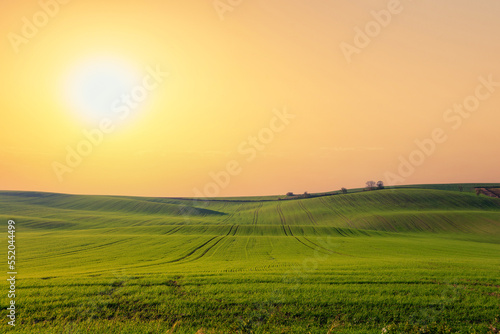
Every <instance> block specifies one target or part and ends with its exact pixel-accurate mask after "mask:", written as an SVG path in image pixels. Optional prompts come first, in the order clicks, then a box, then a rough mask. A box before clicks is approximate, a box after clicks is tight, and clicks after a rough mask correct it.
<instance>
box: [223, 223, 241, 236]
mask: <svg viewBox="0 0 500 334" xmlns="http://www.w3.org/2000/svg"><path fill="white" fill-rule="evenodd" d="M232 228H233V227H232V226H231V229H232ZM239 228H240V225H236V228H235V229H234V232H233V237H234V236H235V235H236V232H238V229H239ZM229 233H231V230H229ZM229 233H228V234H227V235H226V237H227V236H228V235H229Z"/></svg>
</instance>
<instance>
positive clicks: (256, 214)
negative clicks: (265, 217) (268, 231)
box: [252, 203, 264, 225]
mask: <svg viewBox="0 0 500 334" xmlns="http://www.w3.org/2000/svg"><path fill="white" fill-rule="evenodd" d="M263 205H264V203H260V204H259V206H258V207H257V209H255V211H254V213H253V221H252V224H253V225H257V221H258V220H259V210H260V209H261V208H262V206H263Z"/></svg>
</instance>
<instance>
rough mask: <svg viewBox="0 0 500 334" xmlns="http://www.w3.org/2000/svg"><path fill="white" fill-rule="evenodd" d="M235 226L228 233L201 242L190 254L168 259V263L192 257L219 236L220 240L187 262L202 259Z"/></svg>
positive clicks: (228, 233)
mask: <svg viewBox="0 0 500 334" xmlns="http://www.w3.org/2000/svg"><path fill="white" fill-rule="evenodd" d="M233 227H234V225H232V226H231V228H230V229H229V232H227V234H226V235H224V236H220V235H217V236H215V237H213V238H211V239H210V240H208V241H207V242H204V243H203V244H201V245H200V246H198V247H196V248H195V249H193V250H192V251H191V252H189V253H188V254H186V255H184V256H182V257H180V258H178V259H175V260H172V261H167V262H166V263H174V262H179V261H182V260H184V259H187V258H188V257H190V256H191V255H193V254H194V253H195V252H196V251H197V250H199V249H201V248H203V247H204V246H206V245H207V244H209V243H210V242H211V241H212V240H214V239H215V238H219V237H220V239H219V240H217V241H216V242H215V243H214V244H213V245H212V246H209V247H208V248H207V249H205V250H204V251H203V253H201V254H200V255H198V256H197V257H195V258H192V259H188V261H186V262H192V261H196V260H199V259H201V258H202V257H203V256H205V254H207V253H208V251H209V250H211V249H212V248H214V247H215V246H216V245H217V244H218V243H219V242H221V241H222V240H223V239H225V238H226V237H228V236H229V235H230V234H231V231H232V230H233ZM238 227H239V225H237V226H236V229H235V230H234V232H233V235H235V234H236V231H237V230H238Z"/></svg>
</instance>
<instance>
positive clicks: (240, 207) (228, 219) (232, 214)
mask: <svg viewBox="0 0 500 334" xmlns="http://www.w3.org/2000/svg"><path fill="white" fill-rule="evenodd" d="M242 208H243V204H240V206H239V207H237V208H236V210H234V211H233V212H231V213H230V214H229V216H227V217H226V218H225V219H223V220H222V223H226V222H228V221H230V220H231V219H232V218H233V217H234V215H235V214H236V213H238V212H239V211H240V210H241V209H242Z"/></svg>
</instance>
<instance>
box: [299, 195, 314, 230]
mask: <svg viewBox="0 0 500 334" xmlns="http://www.w3.org/2000/svg"><path fill="white" fill-rule="evenodd" d="M298 203H299V206H300V208H301V209H302V210H303V211H304V212H305V213H306V215H307V217H309V220H310V221H311V223H312V224H313V225H318V223H317V222H316V219H314V216H313V214H312V213H311V211H309V210H308V209H307V208H306V206H305V205H304V203H302V201H299V202H298Z"/></svg>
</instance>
